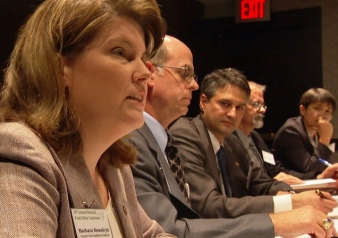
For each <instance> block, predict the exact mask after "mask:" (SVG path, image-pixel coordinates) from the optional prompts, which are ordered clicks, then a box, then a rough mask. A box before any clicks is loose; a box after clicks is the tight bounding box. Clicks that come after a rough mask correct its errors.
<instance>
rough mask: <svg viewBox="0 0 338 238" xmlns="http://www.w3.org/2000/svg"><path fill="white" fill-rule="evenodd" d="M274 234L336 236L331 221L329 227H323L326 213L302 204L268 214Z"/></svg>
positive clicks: (287, 235)
mask: <svg viewBox="0 0 338 238" xmlns="http://www.w3.org/2000/svg"><path fill="white" fill-rule="evenodd" d="M270 218H271V220H272V223H273V225H274V231H275V235H276V236H282V237H295V236H300V235H304V234H309V235H311V236H314V237H320V238H330V237H331V236H337V235H338V233H337V231H336V230H335V228H334V222H333V221H332V224H331V227H330V228H328V229H327V230H325V229H324V228H323V219H325V218H327V215H326V214H324V213H323V212H321V211H318V210H316V209H315V208H313V207H312V206H304V207H301V208H298V209H294V210H291V211H287V212H280V213H275V214H270Z"/></svg>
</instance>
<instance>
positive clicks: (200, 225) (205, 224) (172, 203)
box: [129, 124, 274, 238]
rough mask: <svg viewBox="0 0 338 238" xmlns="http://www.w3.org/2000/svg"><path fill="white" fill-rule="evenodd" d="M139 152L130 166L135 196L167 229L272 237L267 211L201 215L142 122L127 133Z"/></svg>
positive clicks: (202, 235)
mask: <svg viewBox="0 0 338 238" xmlns="http://www.w3.org/2000/svg"><path fill="white" fill-rule="evenodd" d="M129 139H130V141H131V142H132V143H133V144H134V145H135V146H136V148H137V152H138V160H137V163H136V164H135V165H134V166H132V172H133V175H134V180H135V185H136V192H137V197H138V199H139V202H140V204H141V205H142V206H143V208H144V210H145V211H146V212H147V213H148V215H149V216H150V217H151V218H152V219H155V220H157V221H158V222H159V223H160V225H161V226H162V227H163V229H164V230H165V231H166V232H169V233H172V234H175V235H177V237H180V238H183V237H185V238H188V237H189V238H190V237H191V238H206V237H213V238H221V237H257V238H258V237H274V234H273V225H272V223H271V219H270V218H269V216H268V215H267V214H255V215H244V216H242V217H239V218H236V219H221V218H220V219H201V218H199V217H198V215H197V214H196V213H195V212H194V211H193V210H192V209H191V208H190V206H189V205H188V204H187V203H186V202H185V199H184V197H183V194H182V192H181V191H180V189H179V187H178V185H177V183H176V181H175V178H174V177H173V175H172V173H171V171H170V168H169V166H168V162H167V161H166V158H165V157H164V155H163V152H162V151H161V149H160V147H159V145H158V143H157V141H156V140H155V138H154V136H153V134H152V133H151V131H150V129H149V127H148V126H147V125H146V124H144V125H143V127H141V128H140V129H138V130H135V131H133V132H132V133H131V134H130V135H129Z"/></svg>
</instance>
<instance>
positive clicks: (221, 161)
mask: <svg viewBox="0 0 338 238" xmlns="http://www.w3.org/2000/svg"><path fill="white" fill-rule="evenodd" d="M216 155H217V161H218V166H219V168H220V170H221V174H222V179H223V185H224V189H225V193H226V195H227V196H228V197H231V190H230V183H229V175H228V170H227V167H226V159H225V150H224V148H223V146H221V147H220V148H219V150H218V151H217V154H216Z"/></svg>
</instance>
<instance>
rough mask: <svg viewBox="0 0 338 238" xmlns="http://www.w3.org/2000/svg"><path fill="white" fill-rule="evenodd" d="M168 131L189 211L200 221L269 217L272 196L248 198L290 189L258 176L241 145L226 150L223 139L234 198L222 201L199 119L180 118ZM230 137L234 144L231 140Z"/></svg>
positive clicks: (215, 167)
mask: <svg viewBox="0 0 338 238" xmlns="http://www.w3.org/2000/svg"><path fill="white" fill-rule="evenodd" d="M169 131H170V133H171V134H172V136H173V137H174V138H175V141H176V143H177V145H178V149H179V153H180V155H181V158H182V162H183V167H184V171H185V175H186V180H187V182H188V183H189V184H190V190H191V204H192V207H193V208H194V209H195V210H196V211H197V212H199V213H200V214H201V216H202V217H238V216H240V215H243V214H250V213H264V212H265V213H271V212H273V208H274V207H273V198H272V196H258V197H252V196H257V195H267V194H276V192H277V191H281V190H289V189H291V188H290V186H289V185H287V184H285V183H282V182H278V181H275V180H272V179H271V178H269V177H268V176H266V175H265V176H264V175H262V173H261V170H260V168H259V167H253V166H252V163H251V160H250V159H249V158H248V157H247V154H246V150H245V149H244V148H243V146H241V145H242V144H241V143H231V144H232V145H231V146H230V145H229V144H228V141H227V139H226V140H225V143H224V146H225V152H226V159H227V166H228V171H229V177H230V184H231V189H232V193H233V196H234V198H229V197H226V196H224V195H223V194H222V193H221V178H220V175H219V172H218V168H217V162H216V159H215V153H214V150H213V147H212V144H211V141H210V137H209V134H208V131H207V128H206V127H205V126H204V124H203V121H202V120H201V118H200V116H197V117H196V118H194V119H192V120H190V119H187V118H180V119H179V120H177V121H176V122H175V123H174V124H173V125H172V126H171V127H170V129H169ZM230 137H234V139H235V140H237V138H236V137H235V136H232V135H230ZM237 153H238V154H237ZM248 195H251V196H248ZM235 197H236V198H235Z"/></svg>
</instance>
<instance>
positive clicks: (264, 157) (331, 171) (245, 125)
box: [226, 81, 338, 184]
mask: <svg viewBox="0 0 338 238" xmlns="http://www.w3.org/2000/svg"><path fill="white" fill-rule="evenodd" d="M249 86H250V89H251V93H250V99H249V101H248V102H247V104H246V107H245V110H244V115H243V117H242V120H241V122H240V124H239V126H238V128H237V129H236V131H235V132H234V135H236V136H237V138H234V137H232V138H234V140H230V139H226V141H227V143H228V144H230V145H233V144H237V143H242V144H243V146H244V147H245V148H246V149H247V151H248V154H249V155H250V158H251V160H253V161H254V162H255V163H256V165H257V166H259V167H260V168H261V169H262V170H263V171H264V172H265V173H267V174H268V175H269V176H270V177H271V178H275V179H277V180H279V181H283V182H286V183H288V184H300V183H303V181H302V180H301V179H316V178H336V176H337V169H338V164H334V165H333V166H329V167H327V168H326V169H325V170H324V171H323V172H322V173H321V171H319V170H317V171H310V172H307V173H299V172H296V171H293V170H289V169H286V168H284V167H283V166H282V165H281V163H280V161H275V159H274V157H273V155H272V154H271V152H270V150H269V148H268V146H267V145H266V144H265V142H264V140H263V139H262V137H261V136H260V135H259V134H258V133H257V132H256V131H255V130H254V129H259V128H262V127H263V125H264V114H265V112H266V110H267V107H266V106H265V102H264V92H265V90H266V86H265V85H260V84H257V83H255V82H252V81H251V82H249Z"/></svg>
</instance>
